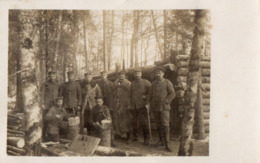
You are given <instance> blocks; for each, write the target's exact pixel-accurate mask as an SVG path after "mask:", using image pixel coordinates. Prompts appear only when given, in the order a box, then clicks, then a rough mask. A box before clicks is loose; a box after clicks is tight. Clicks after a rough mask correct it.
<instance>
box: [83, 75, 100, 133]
mask: <svg viewBox="0 0 260 163" xmlns="http://www.w3.org/2000/svg"><path fill="white" fill-rule="evenodd" d="M84 76H85V79H84V80H83V82H82V83H81V89H82V97H83V100H82V106H81V109H82V113H81V115H82V116H81V126H80V132H81V133H82V132H83V129H84V128H87V130H88V133H89V134H90V135H91V131H92V130H93V125H92V124H91V120H92V115H91V114H92V113H91V112H92V108H93V107H94V106H95V105H96V100H95V97H96V96H102V92H101V89H100V87H99V85H98V84H97V83H96V82H95V81H94V80H92V78H93V75H92V74H91V73H85V74H84Z"/></svg>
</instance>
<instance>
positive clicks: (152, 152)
mask: <svg viewBox="0 0 260 163" xmlns="http://www.w3.org/2000/svg"><path fill="white" fill-rule="evenodd" d="M157 141H158V139H155V140H154V141H153V143H152V145H150V146H144V145H143V139H142V138H141V137H140V138H139V140H138V141H135V142H131V143H130V144H127V143H126V140H125V139H116V140H115V144H116V147H115V148H118V149H122V150H126V151H134V152H136V153H140V154H143V155H147V156H177V155H178V150H179V145H180V143H179V139H178V138H176V137H171V140H170V146H171V149H172V152H168V151H166V149H165V147H164V146H160V147H156V146H155V145H154V144H155V143H156V142H157ZM192 156H209V141H208V138H206V139H205V140H202V141H201V140H193V153H192Z"/></svg>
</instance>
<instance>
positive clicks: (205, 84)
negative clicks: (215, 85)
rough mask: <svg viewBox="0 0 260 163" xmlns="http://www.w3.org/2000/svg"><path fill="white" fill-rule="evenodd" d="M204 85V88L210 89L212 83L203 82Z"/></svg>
mask: <svg viewBox="0 0 260 163" xmlns="http://www.w3.org/2000/svg"><path fill="white" fill-rule="evenodd" d="M202 87H203V89H205V90H206V91H210V84H208V83H203V84H202Z"/></svg>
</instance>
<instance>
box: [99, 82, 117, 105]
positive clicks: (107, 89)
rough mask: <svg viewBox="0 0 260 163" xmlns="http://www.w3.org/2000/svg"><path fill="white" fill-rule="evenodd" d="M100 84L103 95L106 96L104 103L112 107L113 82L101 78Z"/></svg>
mask: <svg viewBox="0 0 260 163" xmlns="http://www.w3.org/2000/svg"><path fill="white" fill-rule="evenodd" d="M98 85H99V87H100V89H101V91H102V95H103V98H104V105H106V106H108V108H109V109H110V110H111V109H112V104H113V88H114V87H113V82H111V81H109V80H107V79H106V80H100V81H99V82H98Z"/></svg>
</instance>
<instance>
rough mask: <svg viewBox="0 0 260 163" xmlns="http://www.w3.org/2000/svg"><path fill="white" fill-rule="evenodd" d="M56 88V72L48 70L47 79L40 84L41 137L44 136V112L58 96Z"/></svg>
mask: <svg viewBox="0 0 260 163" xmlns="http://www.w3.org/2000/svg"><path fill="white" fill-rule="evenodd" d="M58 90H59V84H58V83H57V81H56V73H55V72H53V71H50V72H48V81H47V82H45V83H43V84H42V86H41V102H40V103H41V108H42V109H43V112H42V119H43V130H42V136H43V139H45V138H46V127H47V122H46V119H45V117H46V114H47V112H48V110H49V108H51V107H52V106H54V105H55V100H56V98H57V97H58Z"/></svg>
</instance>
